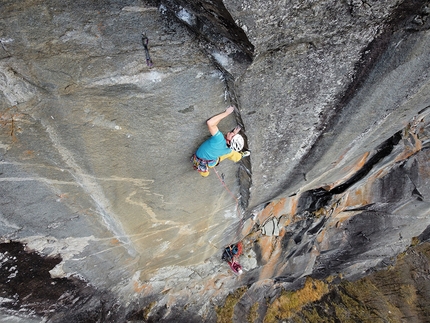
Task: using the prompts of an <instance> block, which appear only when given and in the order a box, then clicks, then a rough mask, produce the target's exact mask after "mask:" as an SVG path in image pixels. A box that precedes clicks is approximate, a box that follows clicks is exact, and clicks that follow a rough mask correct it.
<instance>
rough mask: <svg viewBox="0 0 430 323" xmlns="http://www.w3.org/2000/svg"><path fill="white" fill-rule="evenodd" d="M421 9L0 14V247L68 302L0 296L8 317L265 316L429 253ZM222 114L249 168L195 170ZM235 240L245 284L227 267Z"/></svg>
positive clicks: (90, 7) (157, 5) (259, 5)
mask: <svg viewBox="0 0 430 323" xmlns="http://www.w3.org/2000/svg"><path fill="white" fill-rule="evenodd" d="M429 8H430V7H429V3H428V1H424V2H423V1H397V0H396V1H394V0H385V1H367V2H361V1H341V2H332V1H327V0H320V1H288V2H287V1H276V2H275V1H262V0H261V1H236V0H232V1H224V2H222V1H219V0H218V1H179V0H178V1H173V0H165V1H138V0H136V1H135V0H129V1H107V0H106V1H105V0H103V1H97V2H87V1H78V2H73V3H72V2H66V3H64V2H61V1H57V0H49V1H41V0H40V1H37V0H34V1H33V0H26V1H20V2H16V1H11V0H7V1H2V3H1V4H0V42H1V46H0V182H1V186H0V198H1V200H0V203H1V209H0V222H1V226H0V235H1V238H2V240H1V242H2V247H3V248H6V249H7V248H10V247H12V246H16V250H21V249H19V248H20V247H19V246H21V244H18V245H15V243H16V242H20V243H22V244H24V245H25V247H26V248H25V250H26V252H23V251H19V254H20V257H22V258H20V259H22V262H26V261H27V262H30V263H32V262H34V261H32V260H31V259H36V258H35V257H36V256H35V254H34V253H32V252H34V251H35V252H37V253H39V255H41V256H43V257H44V258H45V260H46V261H47V264H48V265H46V266H45V267H43V269H42V270H41V272H40V274H41V276H43V277H44V282H45V283H47V284H51V283H52V282H56V281H57V280H58V281H61V282H64V284H65V285H67V288H66V289H65V290H62V289H60V288H59V289H58V290H55V293H59V294H58V295H61V296H59V297H58V299H57V301H55V297H54V298H52V299H51V298H49V297H47V299H46V300H47V302H46V304H45V305H47V304H52V306H53V308H55V310H54V311H53V312H47V311H45V308H46V307H44V306H42V305H43V304H40V303H42V302H43V301H44V300H43V297H42V298H37V297H36V296H38V294H37V295H36V294H34V293H33V292H30V293H29V295H25V291H23V290H22V289H20V290H19V291H20V292H19V293H17V295H18V296H16V297H18V298H17V299H16V298H14V297H15V296H14V294H13V288H15V287H14V286H15V285H14V284H16V285H17V286H19V282H18V281H12V280H11V281H9V282H6V284H8V285H7V288H9V289H10V290H11V291H12V292H8V293H5V294H4V295H2V296H1V297H3V298H2V302H1V307H2V309H3V310H4V311H3V314H2V315H3V317H0V319H2V320H8V319H9V320H10V319H11V316H10V315H14V314H17V313H16V311H17V310H19V311H20V312H19V315H21V316H26V317H25V318H23V319H22V321H23V322H24V321H26V320H30V319H34V320H35V321H42V320H51V321H52V322H71V321H80V320H84V318H85V319H86V320H87V321H88V322H120V321H126V320H128V321H137V322H138V321H150V322H178V321H184V322H185V321H186V322H202V321H205V322H215V321H217V316H218V318H219V319H220V318H221V316H223V315H226V316H227V319H228V320H229V321H232V320H233V321H236V322H242V320H243V317H248V318H249V317H253V318H254V319H255V321H257V322H261V321H262V320H263V318H264V316H265V315H266V313H267V312H268V307H270V304H272V303H271V301H272V300H274V299H275V298H277V297H279V296H280V295H283V294H282V293H283V292H282V291H285V290H295V289H297V288H301V287H303V286H305V287H306V286H307V285H306V284H305V281H307V282H308V281H309V280H306V279H307V277H312V279H313V281H314V282H315V284H316V285H315V286H317V285H318V284H320V283H319V281H318V280H319V279H326V278H327V277H329V276H333V275H334V276H336V275H338V276H339V277H343V278H346V279H349V280H352V279H357V278H361V277H363V276H365V275H367V274H368V273H370V272H371V271H373V270H376V269H381V268H384V267H386V266H388V265H392V264H393V260H394V259H395V256H396V255H397V254H399V253H400V252H402V251H404V250H405V249H406V248H407V247H408V246H409V245H410V244H411V240H414V239H418V240H419V241H426V240H428V239H429V234H428V229H427V231H426V228H427V227H428V226H429V224H430V222H429V221H430V220H429V203H428V199H429V198H428V195H429V194H430V192H429V191H428V186H429V185H428V183H429V176H428V174H430V172H429V169H428V168H429V163H428V160H429V156H428V145H429V129H428V127H429V126H428V114H429V112H430V110H429V108H428V107H429V106H430V96H429V93H430V83H429V81H430V78H429V74H428V73H429V70H430V55H428V54H429V53H428V52H429V48H430V46H429V45H430V34H429V25H430V18H429V14H430V9H429ZM143 31H144V32H146V35H147V36H148V38H149V53H150V55H151V58H152V60H153V62H154V66H153V67H152V68H149V67H148V66H147V65H146V61H145V52H144V49H143V46H142V41H141V33H142V32H143ZM230 103H233V104H237V105H238V107H239V109H238V111H236V114H235V116H234V118H233V117H231V118H228V119H227V120H223V121H222V123H221V124H220V127H221V130H223V131H227V130H229V129H231V128H232V127H233V126H234V124H235V123H236V122H237V123H239V124H241V125H242V126H243V127H244V129H245V133H244V135H245V136H246V138H247V141H248V142H247V146H248V147H249V148H250V149H251V151H252V154H251V157H250V158H248V159H246V160H245V161H243V162H241V163H240V164H239V165H234V164H232V163H229V162H223V163H222V164H221V165H220V166H219V167H218V168H217V171H218V173H219V175H220V177H223V178H224V181H225V182H222V181H221V179H219V178H218V177H217V174H215V173H214V172H212V173H211V176H209V177H208V178H201V177H200V176H199V175H198V174H197V173H196V172H195V171H193V170H192V168H191V164H190V163H189V157H190V155H191V154H192V153H193V151H194V150H195V149H196V148H197V146H198V145H199V144H200V143H201V142H202V141H203V140H204V139H206V138H207V136H208V133H207V129H206V125H205V122H204V121H205V120H206V119H207V118H209V117H210V116H212V115H214V114H216V113H219V112H221V111H223V109H224V108H225V107H226V106H227V105H229V104H230ZM223 184H225V186H223ZM236 198H238V199H237V200H236ZM238 206H241V207H245V208H246V207H247V206H249V208H248V209H246V210H240V209H239V210H238ZM240 211H243V213H241V212H240ZM263 228H264V231H263ZM266 230H267V231H266ZM418 236H419V237H420V238H415V237H418ZM238 240H242V242H243V244H244V253H243V255H242V256H241V258H240V262H241V264H242V266H243V268H244V271H245V272H244V274H243V275H241V276H239V277H238V276H235V275H234V274H233V273H232V272H231V271H230V269H229V267H228V265H227V264H226V263H225V262H222V261H221V259H220V255H221V252H222V249H223V247H224V246H225V245H226V244H228V243H232V242H236V241H238ZM11 241H12V242H11ZM2 250H3V249H2ZM1 256H2V257H3V258H2V259H3V260H4V259H6V260H7V261H9V260H10V259H12V258H8V256H7V254H6V252H5V251H4V250H3V251H2V253H1ZM8 259H9V260H8ZM37 259H39V258H37ZM52 259H54V260H52ZM7 261H6V262H2V267H1V268H0V269H2V270H3V271H2V272H1V273H2V275H3V274H4V275H5V277H6V278H7V277H9V274H8V273H7V272H8V271H9V270H10V268H11V267H10V266H9V264H8V263H7ZM10 261H13V259H12V260H10ZM37 261H40V262H41V263H43V262H44V260H43V259H42V258H40V259H39V260H37ZM5 264H8V265H7V266H5ZM48 267H52V268H48ZM5 270H6V271H7V272H6V273H5ZM12 271H13V270H12ZM11 273H12V272H11ZM17 275H18V273H17ZM2 277H3V276H2ZM10 278H14V277H10ZM8 279H9V278H8ZM308 279H309V278H308ZM339 280H340V279H339ZM2 283H3V281H2ZM87 284H88V286H87ZM333 284H337V280H335V281H334V283H333ZM318 286H319V285H318ZM9 289H8V290H9ZM235 291H236V292H235ZM46 292H47V293H48V292H49V290H48V289H46ZM55 293H54V294H53V295H57V294H55ZM30 294H31V295H30ZM229 294H230V296H228V295H229ZM423 295H425V294H423ZM33 299H36V300H37V301H35V303H36V304H34V305H31V303H30V300H33ZM327 299H329V297H328V298H327ZM10 300H13V302H14V303H13V304H14V306H15V307H11V303H12V301H10ZM48 300H49V301H48ZM226 300H227V302H226ZM232 300H235V301H233V302H230V301H232ZM26 302H28V303H30V305H28V303H26ZM39 302H40V303H39ZM72 304H75V305H72ZM83 304H84V305H83ZM256 304H257V305H256ZM81 305H82V306H81ZM14 311H15V312H14ZM269 313H270V311H269ZM42 317H44V318H42ZM13 319H14V320H17V321H19V320H20V319H19V316H16V317H15V318H13Z"/></svg>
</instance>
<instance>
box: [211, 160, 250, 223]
mask: <svg viewBox="0 0 430 323" xmlns="http://www.w3.org/2000/svg"><path fill="white" fill-rule="evenodd" d="M213 170H214V171H215V174H216V176H217V177H218V179H219V181H220V182H221V184H222V186H224V188H225V189H226V191H227V192H228V193H229V194H230V195H231V197H232V198H233V199H234V201H235V202H236V210H237V215H238V217H239V219H240V226H239V230H240V229H241V228H242V226H243V217H242V214H241V212H240V208H239V199H237V198H236V196H235V195H234V194H233V193H232V192H231V191H230V189H229V188H228V187H227V185H226V183H225V181H224V179H223V178H222V177H221V176H220V175H219V173H218V172H217V170H216V167H214V168H213Z"/></svg>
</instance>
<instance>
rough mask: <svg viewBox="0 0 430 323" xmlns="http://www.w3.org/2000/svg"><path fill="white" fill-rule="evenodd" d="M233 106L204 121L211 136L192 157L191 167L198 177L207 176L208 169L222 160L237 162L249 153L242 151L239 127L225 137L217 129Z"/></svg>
mask: <svg viewBox="0 0 430 323" xmlns="http://www.w3.org/2000/svg"><path fill="white" fill-rule="evenodd" d="M234 109H235V108H234V106H230V107H228V108H227V109H226V110H225V111H224V112H222V113H220V114H217V115H215V116H213V117H212V118H210V119H209V120H207V121H206V124H207V125H208V129H209V132H210V134H211V135H212V136H211V137H210V138H209V139H207V140H206V141H205V142H204V143H202V144H201V145H200V147H199V148H198V149H197V151H196V153H195V154H194V155H193V156H192V158H191V161H192V162H193V167H194V169H196V170H197V171H198V172H199V173H200V175H202V176H203V177H206V176H208V175H209V168H212V167H215V166H216V165H218V163H220V162H221V161H223V160H224V159H230V160H232V161H233V162H235V163H236V162H238V161H239V160H241V159H242V157H247V156H249V155H250V152H249V151H243V152H242V149H243V145H244V140H243V137H242V136H241V135H240V134H239V131H240V130H241V128H240V126H236V128H234V129H233V130H232V131H230V132H228V133H227V134H226V135H225V136H224V135H223V134H222V133H221V131H220V130H219V129H218V123H219V122H220V121H221V120H222V119H224V118H225V117H227V116H228V115H230V114H231V113H232V112H233V111H234Z"/></svg>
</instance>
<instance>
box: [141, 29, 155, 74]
mask: <svg viewBox="0 0 430 323" xmlns="http://www.w3.org/2000/svg"><path fill="white" fill-rule="evenodd" d="M142 43H143V48H145V54H146V65H148V66H149V67H152V65H153V64H152V59H151V57H150V56H149V49H148V37H147V36H146V34H145V33H142Z"/></svg>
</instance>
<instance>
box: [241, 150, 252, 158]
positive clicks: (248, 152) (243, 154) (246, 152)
mask: <svg viewBox="0 0 430 323" xmlns="http://www.w3.org/2000/svg"><path fill="white" fill-rule="evenodd" d="M241 154H242V157H248V156H249V155H251V152H250V151H249V150H246V151H243V152H241Z"/></svg>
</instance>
